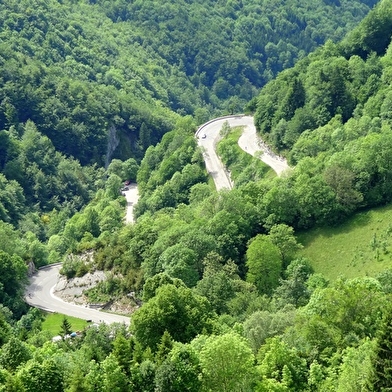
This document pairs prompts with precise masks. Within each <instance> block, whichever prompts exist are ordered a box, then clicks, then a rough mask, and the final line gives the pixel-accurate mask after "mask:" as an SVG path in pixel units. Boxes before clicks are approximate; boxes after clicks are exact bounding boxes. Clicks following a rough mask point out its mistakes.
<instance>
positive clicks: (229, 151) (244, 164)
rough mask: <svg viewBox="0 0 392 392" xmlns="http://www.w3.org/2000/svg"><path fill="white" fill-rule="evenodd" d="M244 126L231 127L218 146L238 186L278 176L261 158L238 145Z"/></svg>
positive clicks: (218, 150)
mask: <svg viewBox="0 0 392 392" xmlns="http://www.w3.org/2000/svg"><path fill="white" fill-rule="evenodd" d="M242 131H243V127H234V128H231V130H230V132H229V133H228V134H227V135H225V137H224V139H222V140H221V141H220V142H219V143H218V146H217V152H218V154H219V156H220V157H221V159H222V162H223V163H224V164H225V166H226V167H227V168H228V169H229V170H230V171H231V178H232V180H233V181H234V182H235V185H236V186H240V185H243V184H246V183H247V182H249V181H258V180H260V179H262V178H266V177H267V178H272V177H276V173H275V172H274V171H273V170H272V169H271V168H270V167H269V166H268V165H267V164H265V163H264V162H262V161H261V160H260V159H258V158H255V157H253V156H252V155H250V154H248V153H246V152H245V151H243V150H242V149H241V147H240V146H239V145H238V139H239V138H240V136H241V134H242Z"/></svg>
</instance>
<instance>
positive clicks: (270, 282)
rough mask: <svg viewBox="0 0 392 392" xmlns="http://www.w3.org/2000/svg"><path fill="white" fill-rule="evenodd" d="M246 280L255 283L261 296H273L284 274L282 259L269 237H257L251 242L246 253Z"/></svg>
mask: <svg viewBox="0 0 392 392" xmlns="http://www.w3.org/2000/svg"><path fill="white" fill-rule="evenodd" d="M246 257H247V262H246V264H247V267H248V273H247V276H246V279H247V281H248V282H250V283H254V284H255V286H256V287H257V289H258V290H259V293H260V294H271V293H272V290H273V289H274V288H276V286H277V285H278V281H279V277H280V274H281V272H282V258H281V256H280V253H279V250H278V248H277V246H275V245H274V244H273V243H272V241H271V240H270V238H269V237H267V236H265V235H260V234H259V235H257V236H256V237H255V238H253V239H252V240H251V241H250V242H249V246H248V250H247V252H246Z"/></svg>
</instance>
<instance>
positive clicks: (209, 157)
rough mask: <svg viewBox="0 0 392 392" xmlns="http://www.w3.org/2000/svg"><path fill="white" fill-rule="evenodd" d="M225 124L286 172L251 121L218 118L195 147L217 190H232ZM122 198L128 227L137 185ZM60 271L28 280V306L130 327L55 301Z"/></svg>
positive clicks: (45, 272)
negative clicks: (221, 153) (224, 152)
mask: <svg viewBox="0 0 392 392" xmlns="http://www.w3.org/2000/svg"><path fill="white" fill-rule="evenodd" d="M225 122H227V123H228V124H229V126H230V127H237V126H242V127H244V130H243V133H242V135H241V137H240V138H239V140H238V144H239V146H240V147H241V148H242V149H243V150H244V151H246V152H247V153H248V154H251V155H253V156H256V157H259V158H260V159H261V160H262V161H263V162H265V163H266V164H267V165H269V166H271V167H272V169H273V170H275V172H276V173H277V174H278V175H281V174H282V173H283V172H284V171H285V170H287V169H288V168H289V166H288V165H287V162H286V161H285V160H284V159H283V158H281V157H279V156H277V155H275V154H273V153H272V152H271V151H270V149H269V148H268V147H267V146H266V145H265V144H264V143H263V142H262V141H261V140H260V139H259V138H258V136H257V133H256V128H255V126H254V123H253V117H251V116H243V115H238V116H226V117H221V118H218V119H215V120H212V121H209V122H207V123H206V124H204V125H202V126H201V127H199V129H198V130H197V132H196V136H197V139H198V144H199V146H200V147H202V150H203V156H204V160H205V164H206V168H207V171H208V173H209V174H210V175H211V176H212V178H213V179H214V182H215V186H216V189H217V190H221V189H232V187H233V182H232V181H231V179H230V174H229V173H228V172H227V170H226V168H225V167H224V165H223V163H222V161H221V160H220V158H219V157H218V155H217V154H216V152H215V147H216V144H217V142H218V141H219V140H220V139H221V136H220V130H221V129H222V126H223V124H224V123H225ZM124 194H125V197H126V200H127V211H126V217H125V221H126V223H131V222H133V221H134V217H133V207H134V205H135V204H136V203H137V201H138V198H139V195H138V190H137V185H136V184H130V185H128V190H127V191H124ZM60 268H61V265H60V264H57V265H51V266H49V267H46V268H44V269H41V270H39V271H38V272H37V273H35V274H34V275H33V276H32V277H31V278H30V284H29V286H28V287H27V289H26V302H27V303H28V304H29V305H31V306H35V307H37V308H40V309H43V310H46V311H49V312H58V313H62V314H65V315H67V316H74V317H78V318H81V319H85V320H91V321H93V322H95V323H100V322H104V323H107V324H111V323H125V324H126V325H129V323H130V318H129V317H125V316H121V315H117V314H112V313H106V312H101V311H99V310H95V309H90V308H87V307H84V306H80V305H74V304H72V303H68V302H64V301H63V300H62V299H61V298H59V297H57V296H56V295H55V293H54V289H55V286H56V284H57V282H58V279H59V276H60V275H59V270H60Z"/></svg>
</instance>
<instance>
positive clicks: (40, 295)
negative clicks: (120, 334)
mask: <svg viewBox="0 0 392 392" xmlns="http://www.w3.org/2000/svg"><path fill="white" fill-rule="evenodd" d="M60 268H61V265H60V264H56V265H51V266H49V267H46V268H44V269H40V270H39V271H38V272H37V273H35V274H34V275H33V276H32V277H31V278H30V283H29V285H28V287H27V289H26V297H25V298H26V302H27V303H28V304H29V305H31V306H34V307H36V308H40V309H43V310H45V311H47V312H57V313H61V314H65V315H67V316H73V317H78V318H81V319H85V320H91V321H92V322H95V323H106V324H112V323H124V324H126V325H129V323H130V318H129V317H126V316H121V315H118V314H112V313H106V312H101V311H99V310H96V309H90V308H87V307H84V306H80V305H75V304H71V303H68V302H65V301H63V300H62V299H61V298H59V297H57V296H56V295H55V293H54V288H55V286H56V284H57V281H58V278H59V271H60Z"/></svg>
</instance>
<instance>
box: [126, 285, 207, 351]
mask: <svg viewBox="0 0 392 392" xmlns="http://www.w3.org/2000/svg"><path fill="white" fill-rule="evenodd" d="M213 317H214V313H213V312H212V311H211V306H210V304H209V303H208V301H207V300H206V299H205V298H204V297H201V296H199V295H196V294H193V293H192V291H191V290H190V289H188V288H185V287H175V286H174V285H170V284H169V285H165V286H162V287H161V288H160V289H159V290H158V292H157V295H156V296H155V297H153V298H151V299H150V300H149V301H148V302H147V303H146V304H145V305H144V306H143V307H142V308H140V309H139V310H138V311H137V312H135V313H134V315H133V317H132V323H133V331H134V334H135V336H136V338H137V340H138V341H139V342H140V343H141V344H142V345H143V347H144V348H147V347H149V348H150V349H151V350H152V351H156V350H157V348H158V346H157V345H158V343H159V341H160V339H161V337H162V335H163V334H164V332H165V331H167V332H169V334H170V335H171V336H172V338H173V339H174V340H175V341H178V342H182V343H186V342H189V341H190V340H192V339H193V338H194V337H195V336H196V335H197V334H198V333H201V332H202V331H203V330H206V331H210V330H211V327H212V319H213Z"/></svg>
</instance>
